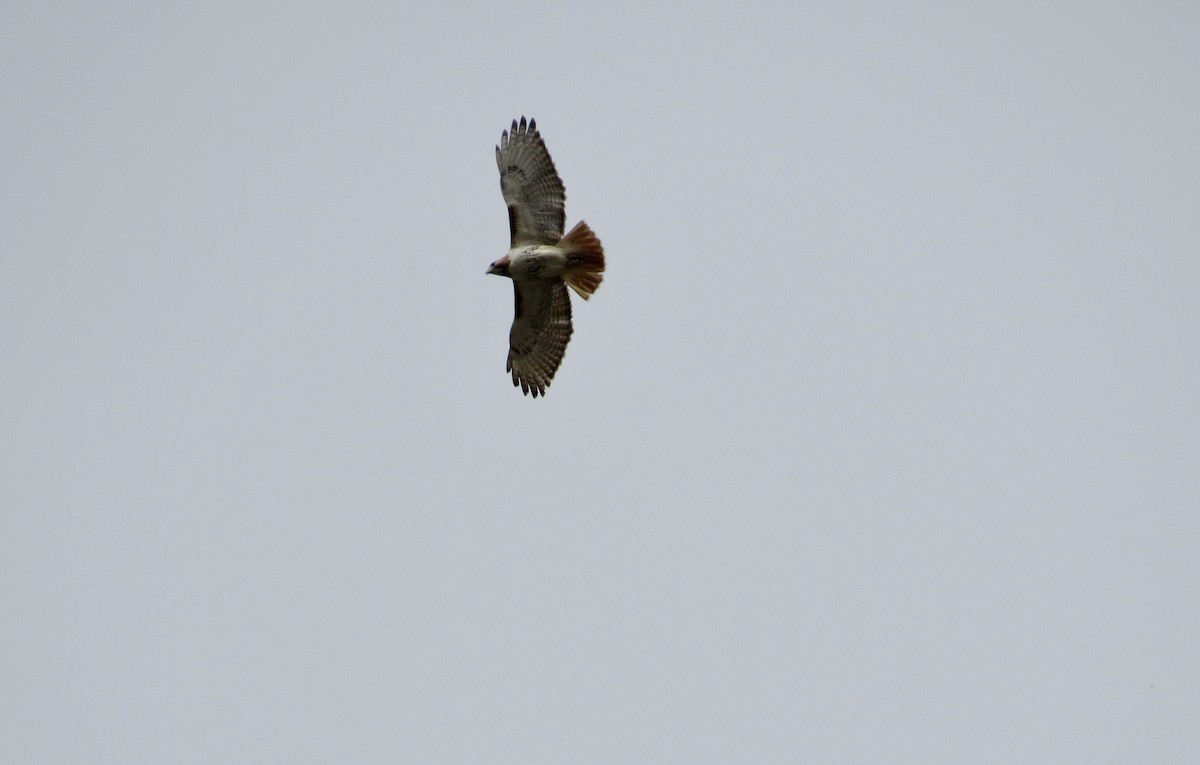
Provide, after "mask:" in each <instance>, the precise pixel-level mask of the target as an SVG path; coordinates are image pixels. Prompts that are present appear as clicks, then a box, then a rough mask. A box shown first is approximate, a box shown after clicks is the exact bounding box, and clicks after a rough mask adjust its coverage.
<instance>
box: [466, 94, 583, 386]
mask: <svg viewBox="0 0 1200 765" xmlns="http://www.w3.org/2000/svg"><path fill="white" fill-rule="evenodd" d="M496 165H497V166H499V168H500V191H501V193H503V194H504V203H505V204H507V205H508V228H509V233H510V234H511V237H510V241H509V250H508V253H507V254H505V256H504V257H502V258H500V259H499V260H497V261H495V262H493V263H492V264H491V265H490V266H488V270H487V272H488V273H489V274H497V275H499V276H507V277H508V278H510V279H512V281H513V291H514V293H515V294H516V302H517V306H516V316H515V317H514V318H513V323H512V329H511V330H509V333H508V366H507V367H506V369H507V371H509V372H512V380H513V385H519V386H521V392H522V393H524V394H525V395H527V396H528V395H529V394H530V393H532V394H533V397H534V398H537V397H538V396H539V395H541V396H544V395H546V388H547V387H548V386H549V385H550V381H551V380H553V379H554V373H555V372H557V371H558V367H559V365H560V364H561V363H562V358H563V353H564V352H565V351H566V349H567V341H568V340H570V339H571V332H572V326H571V297H570V295H569V294H568V292H567V287H570V288H571V289H573V290H575V292H576V294H578V295H579V296H580V297H581V298H583V299H584V300H587V299H588V298H590V297H591V296H592V293H593V292H595V291H596V288H597V287H599V286H600V281H601V280H602V279H603V278H604V276H603V274H604V248H603V247H602V246H601V245H600V240H599V239H598V238H597V237H596V235H595V234H594V233H593V232H592V230H591V229H590V228H588V225H587V224H586V223H584V222H583V221H580V222H579V223H577V224H575V227H574V228H572V229H571V230H570V231H569V232H567V234H566V236H563V222H564V219H565V217H566V199H567V196H566V191H565V189H564V188H563V183H562V180H560V179H559V177H558V172H557V171H556V170H555V169H554V162H553V161H552V160H551V159H550V152H549V151H547V150H546V144H545V143H544V142H543V141H542V136H541V134H540V133H538V129H537V123H536V122H534V121H533V120H532V119H531V120H529V122H528V123H526V122H525V118H524V117H522V118H521V121H520V122H517V121H516V120H513V123H512V128H510V129H509V130H505V131H503V132H502V133H501V134H500V145H499V146H497V147H496Z"/></svg>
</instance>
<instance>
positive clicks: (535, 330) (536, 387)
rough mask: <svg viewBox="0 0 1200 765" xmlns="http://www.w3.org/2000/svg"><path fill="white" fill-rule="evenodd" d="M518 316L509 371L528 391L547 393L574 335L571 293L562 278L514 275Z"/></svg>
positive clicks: (510, 335)
mask: <svg viewBox="0 0 1200 765" xmlns="http://www.w3.org/2000/svg"><path fill="white" fill-rule="evenodd" d="M513 289H514V290H515V292H516V300H517V306H516V316H515V317H514V318H513V325H512V330H510V331H509V333H508V367H507V369H508V371H510V372H512V378H513V385H520V386H521V391H522V392H524V393H525V394H526V395H529V394H530V393H533V397H534V398H537V397H538V396H539V395H543V396H544V395H545V394H546V387H547V386H549V385H550V381H551V380H553V379H554V373H555V372H557V371H558V366H559V364H561V363H562V360H563V354H564V353H565V352H566V350H567V341H569V340H570V339H571V332H572V331H573V327H572V326H571V297H570V295H569V294H568V293H567V285H566V284H564V283H563V281H562V279H523V280H517V279H513Z"/></svg>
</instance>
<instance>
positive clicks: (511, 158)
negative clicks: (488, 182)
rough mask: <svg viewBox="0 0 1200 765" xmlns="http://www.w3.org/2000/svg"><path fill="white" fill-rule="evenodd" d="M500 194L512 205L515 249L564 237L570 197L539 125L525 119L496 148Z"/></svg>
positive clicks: (505, 134) (510, 217)
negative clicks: (555, 167)
mask: <svg viewBox="0 0 1200 765" xmlns="http://www.w3.org/2000/svg"><path fill="white" fill-rule="evenodd" d="M496 165H497V166H498V167H499V168H500V191H501V192H502V193H503V194H504V201H505V203H506V204H507V205H508V228H509V232H510V234H511V235H512V237H511V242H510V243H511V245H512V246H514V247H515V246H517V245H518V244H555V243H556V242H558V240H559V239H561V238H562V235H563V222H564V218H565V215H566V212H565V210H566V203H567V195H566V191H565V190H564V189H563V184H562V180H560V179H559V177H558V172H557V171H555V169H554V162H553V161H552V160H551V159H550V152H548V151H547V150H546V144H545V143H544V142H543V141H542V136H541V135H540V134H539V133H538V131H537V123H536V122H534V121H533V120H530V121H529V122H528V124H526V122H525V118H524V117H522V118H521V121H520V123H518V122H517V121H516V120H513V124H512V129H511V130H506V131H504V132H503V133H501V134H500V145H499V146H497V147H496Z"/></svg>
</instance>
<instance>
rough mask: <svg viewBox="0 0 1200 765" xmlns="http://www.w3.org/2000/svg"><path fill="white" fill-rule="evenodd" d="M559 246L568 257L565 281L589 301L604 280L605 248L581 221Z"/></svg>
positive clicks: (564, 273)
mask: <svg viewBox="0 0 1200 765" xmlns="http://www.w3.org/2000/svg"><path fill="white" fill-rule="evenodd" d="M558 246H559V247H561V248H562V250H563V252H564V253H566V255H567V267H566V269H565V270H564V271H563V280H564V281H566V283H567V285H568V286H570V288H571V289H573V290H575V292H576V293H578V294H579V297H581V298H583V299H584V300H587V299H588V298H590V297H591V296H592V293H593V292H595V291H596V288H597V287H599V286H600V282H601V281H603V279H604V247H603V246H601V244H600V239H599V238H598V237H597V236H596V233H595V232H594V231H592V230H591V229H590V228H588V224H586V223H584V222H583V221H579V222H578V223H576V224H575V228H573V229H571V230H570V231H569V232H567V235H566V236H564V237H563V238H562V240H561V241H559V243H558Z"/></svg>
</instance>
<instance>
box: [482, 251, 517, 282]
mask: <svg viewBox="0 0 1200 765" xmlns="http://www.w3.org/2000/svg"><path fill="white" fill-rule="evenodd" d="M508 263H509V260H508V255H505V256H504V257H503V258H500V259H499V260H495V261H492V264H491V265H490V266H488V270H487V272H488V273H489V274H496V275H497V276H507V277H509V278H510V279H511V278H512V274H510V273H509V272H508Z"/></svg>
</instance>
